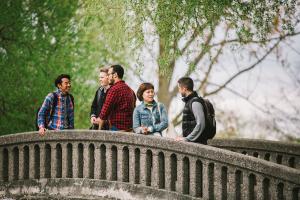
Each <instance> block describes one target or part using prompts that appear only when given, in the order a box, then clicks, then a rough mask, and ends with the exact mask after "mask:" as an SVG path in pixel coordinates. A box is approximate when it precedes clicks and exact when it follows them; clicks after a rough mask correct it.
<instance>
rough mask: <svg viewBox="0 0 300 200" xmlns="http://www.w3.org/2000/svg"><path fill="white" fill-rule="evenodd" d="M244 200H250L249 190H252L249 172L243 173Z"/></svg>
mask: <svg viewBox="0 0 300 200" xmlns="http://www.w3.org/2000/svg"><path fill="white" fill-rule="evenodd" d="M242 177H243V178H242V180H243V181H242V182H243V184H242V187H241V189H242V191H243V192H242V199H245V200H248V199H249V190H250V188H249V187H250V185H249V174H248V172H247V171H243V176H242Z"/></svg>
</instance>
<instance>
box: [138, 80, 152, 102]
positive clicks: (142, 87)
mask: <svg viewBox="0 0 300 200" xmlns="http://www.w3.org/2000/svg"><path fill="white" fill-rule="evenodd" d="M149 89H153V90H154V86H153V85H152V84H151V83H142V84H141V85H140V87H139V89H138V90H137V92H136V96H137V98H138V99H139V100H140V101H143V100H144V99H143V93H144V92H145V91H146V90H149Z"/></svg>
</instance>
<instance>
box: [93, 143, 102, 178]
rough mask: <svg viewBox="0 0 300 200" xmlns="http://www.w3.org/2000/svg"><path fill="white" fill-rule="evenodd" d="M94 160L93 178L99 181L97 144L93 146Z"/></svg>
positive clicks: (98, 148)
mask: <svg viewBox="0 0 300 200" xmlns="http://www.w3.org/2000/svg"><path fill="white" fill-rule="evenodd" d="M94 158H95V167H94V178H95V179H100V175H101V174H100V146H99V143H97V144H96V145H95V153H94Z"/></svg>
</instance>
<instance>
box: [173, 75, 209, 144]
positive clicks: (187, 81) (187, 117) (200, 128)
mask: <svg viewBox="0 0 300 200" xmlns="http://www.w3.org/2000/svg"><path fill="white" fill-rule="evenodd" d="M193 87H194V82H193V80H192V79H191V78H189V77H182V78H180V79H179V80H178V90H179V93H180V94H181V96H182V97H183V99H182V100H183V101H184V102H185V106H184V109H183V116H182V136H178V137H177V138H176V141H187V142H197V143H201V144H207V139H208V138H207V137H206V135H205V134H204V130H205V115H204V110H203V106H202V104H201V101H200V97H199V96H198V94H197V92H196V91H194V90H193Z"/></svg>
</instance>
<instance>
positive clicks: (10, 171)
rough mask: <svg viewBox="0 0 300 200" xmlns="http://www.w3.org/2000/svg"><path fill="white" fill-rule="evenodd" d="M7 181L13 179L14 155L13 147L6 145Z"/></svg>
mask: <svg viewBox="0 0 300 200" xmlns="http://www.w3.org/2000/svg"><path fill="white" fill-rule="evenodd" d="M7 150H8V181H12V180H13V179H14V157H13V148H12V147H8V148H7Z"/></svg>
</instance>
